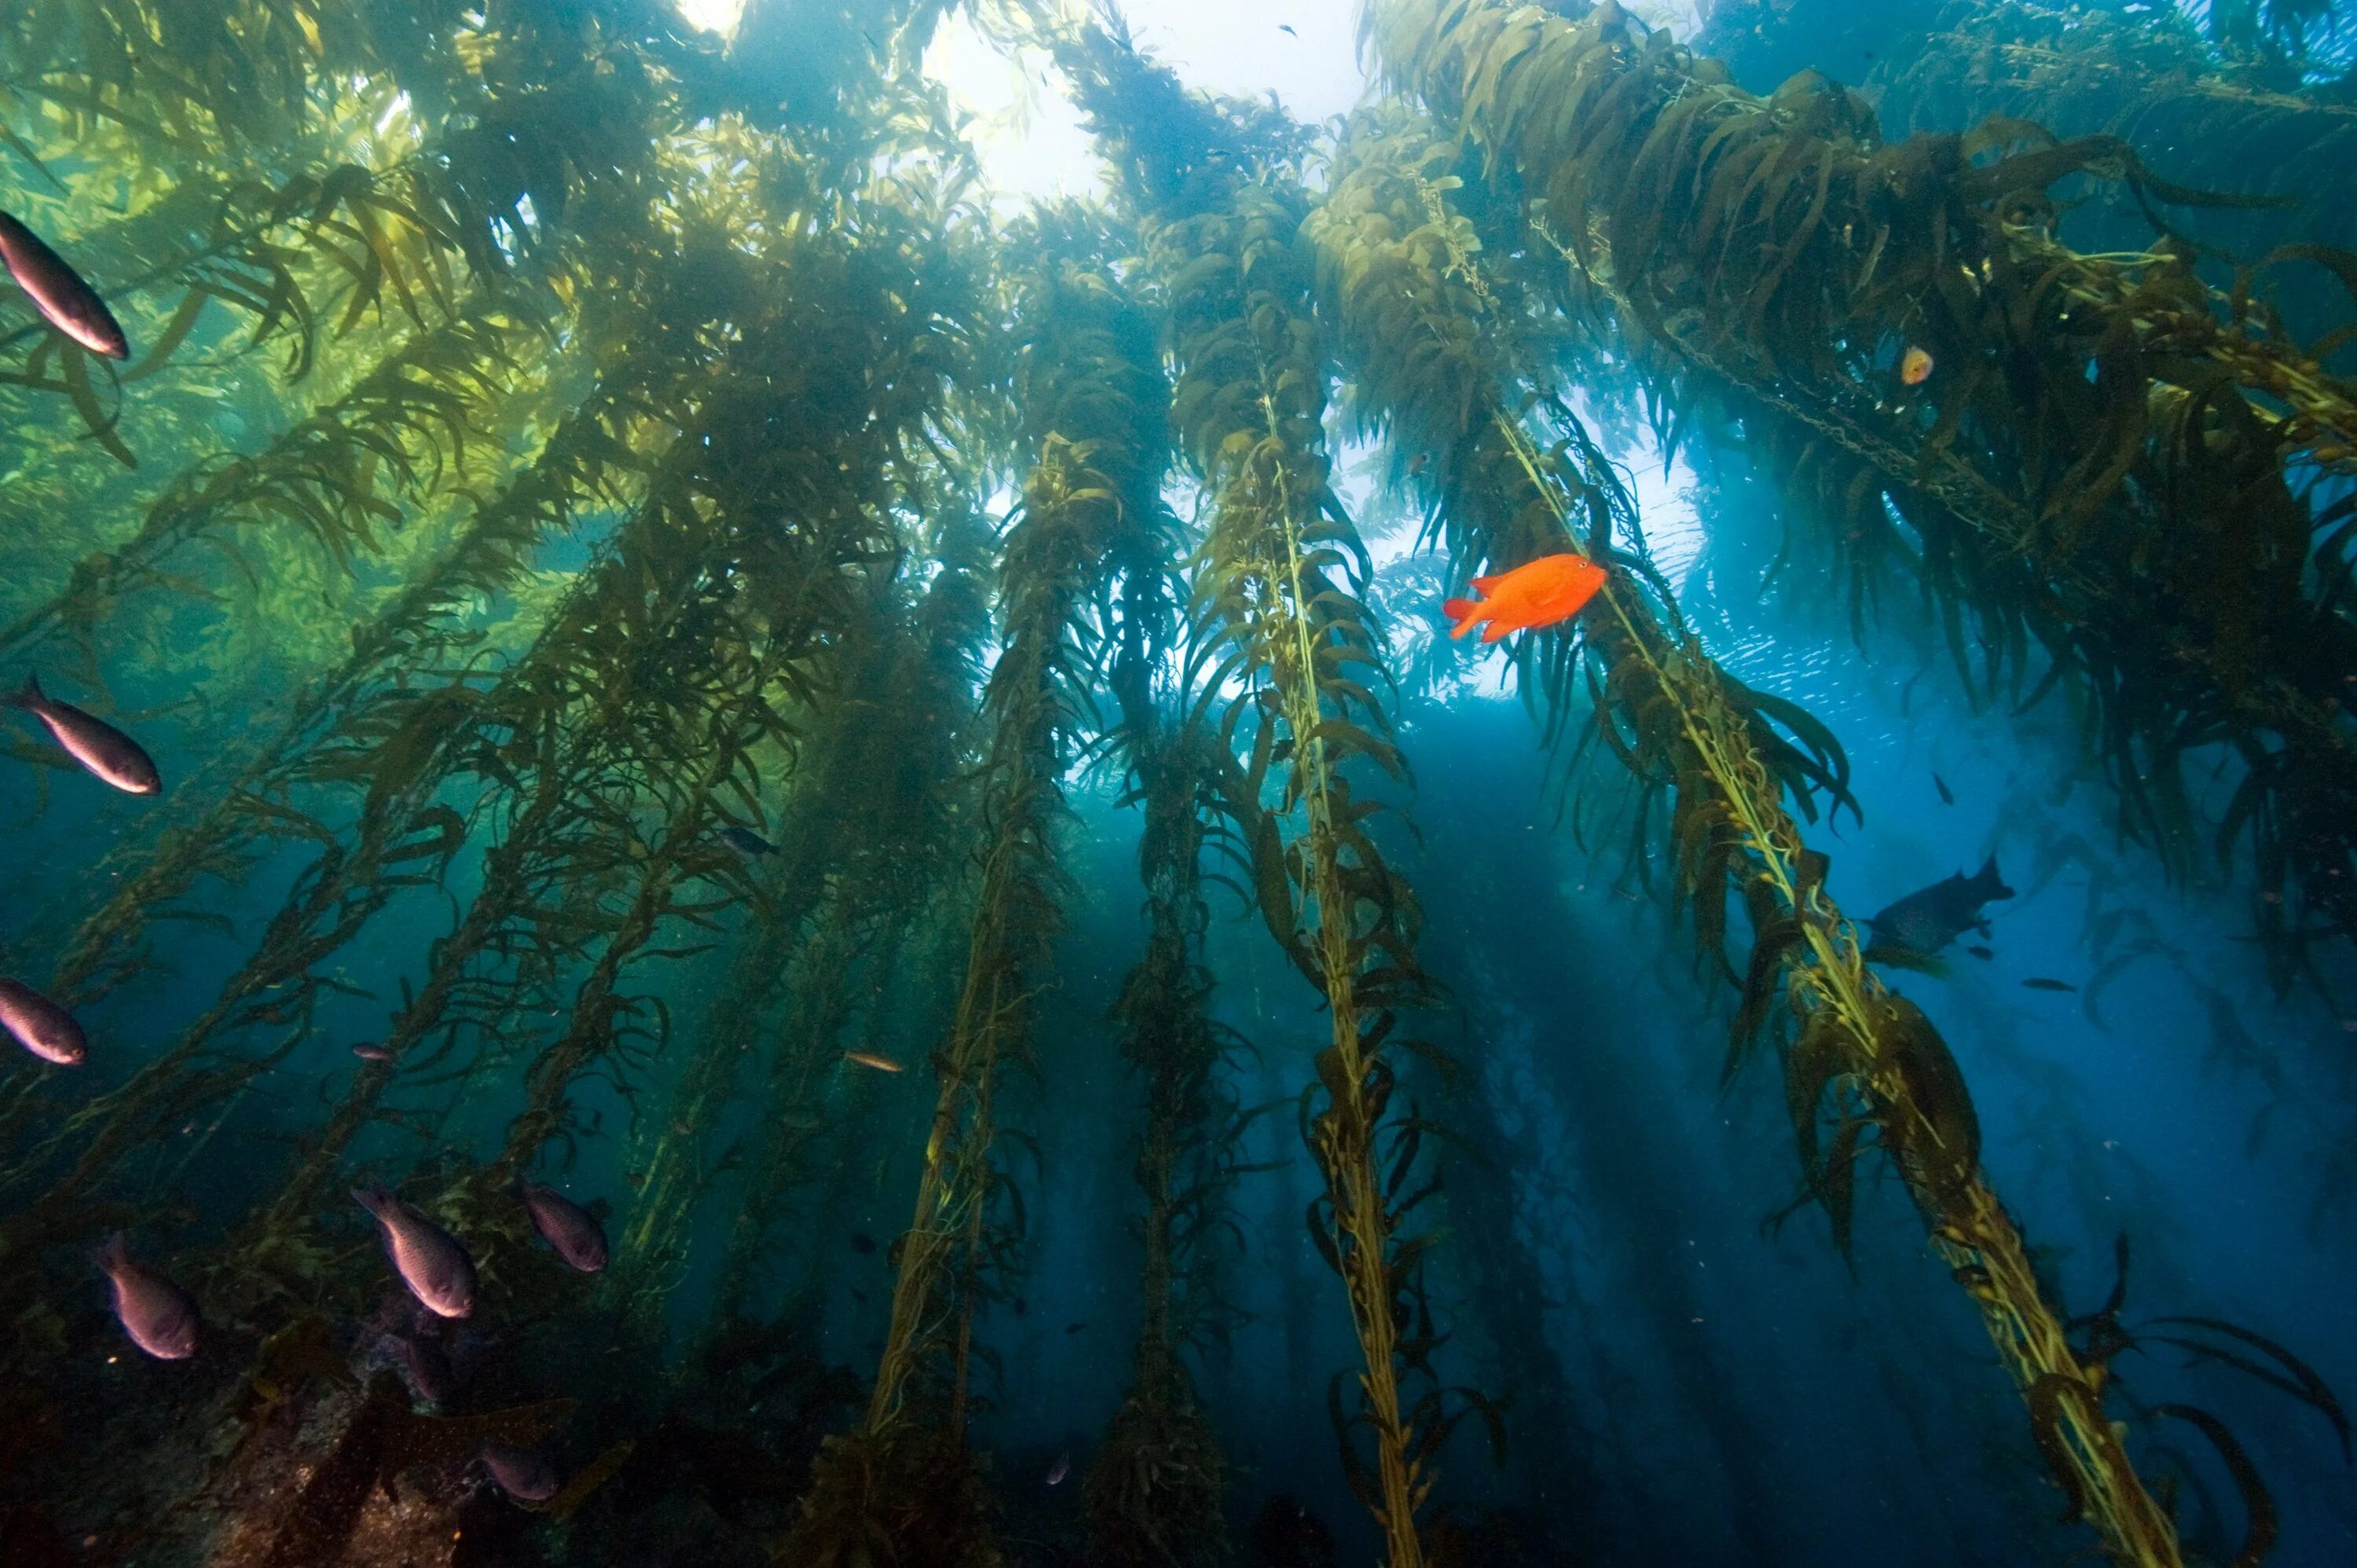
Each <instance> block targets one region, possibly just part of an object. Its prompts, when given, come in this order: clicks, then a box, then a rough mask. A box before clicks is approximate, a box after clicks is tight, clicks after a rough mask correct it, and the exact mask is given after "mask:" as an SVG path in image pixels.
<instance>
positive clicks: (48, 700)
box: [0, 675, 164, 795]
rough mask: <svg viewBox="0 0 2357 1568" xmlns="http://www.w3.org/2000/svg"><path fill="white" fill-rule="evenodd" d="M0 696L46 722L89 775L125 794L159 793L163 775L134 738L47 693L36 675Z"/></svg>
mask: <svg viewBox="0 0 2357 1568" xmlns="http://www.w3.org/2000/svg"><path fill="white" fill-rule="evenodd" d="M0 700H5V702H6V703H8V705H9V706H10V707H15V708H22V709H24V710H25V711H26V712H27V713H28V714H32V715H33V716H34V717H35V718H37V719H38V720H40V721H41V722H42V723H43V724H45V725H48V728H49V734H50V735H52V736H56V737H57V743H58V744H59V746H63V747H65V750H66V755H67V756H68V757H72V758H73V759H74V760H75V761H76V762H79V763H81V765H82V768H84V769H85V770H86V771H88V772H89V773H91V775H92V776H94V777H96V778H98V779H102V780H104V781H105V782H107V783H109V784H112V785H113V786H114V787H115V788H116V789H120V790H122V791H123V792H124V794H126V795H155V794H160V793H162V791H163V789H164V779H163V776H162V775H161V774H159V773H157V772H156V762H155V759H154V758H153V757H149V756H148V755H147V753H146V752H145V750H143V749H142V748H141V746H140V745H139V743H138V742H137V741H135V740H134V739H132V738H131V737H130V736H127V735H124V733H123V732H122V731H121V730H119V729H116V728H115V727H114V726H113V725H111V724H108V723H107V722H106V721H105V720H104V719H102V718H99V717H97V716H96V715H94V714H86V713H83V712H82V711H81V709H80V708H77V707H75V706H74V705H73V704H72V703H60V702H59V701H57V700H56V699H55V698H53V697H50V696H48V695H46V694H45V693H43V692H42V691H41V678H40V677H39V676H38V675H27V676H26V677H25V684H24V686H23V687H22V688H21V689H20V690H19V691H18V692H17V693H16V695H15V696H13V697H8V698H5V699H0Z"/></svg>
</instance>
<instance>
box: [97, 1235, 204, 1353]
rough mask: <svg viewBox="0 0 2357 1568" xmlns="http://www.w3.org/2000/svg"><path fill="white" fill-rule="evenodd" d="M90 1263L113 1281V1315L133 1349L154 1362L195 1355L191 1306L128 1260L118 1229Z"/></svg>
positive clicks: (185, 1297) (194, 1307) (128, 1251)
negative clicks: (96, 1265)
mask: <svg viewBox="0 0 2357 1568" xmlns="http://www.w3.org/2000/svg"><path fill="white" fill-rule="evenodd" d="M96 1261H97V1263H98V1266H99V1267H100V1268H102V1269H104V1270H105V1271H106V1277H107V1278H108V1280H110V1281H112V1282H113V1285H114V1316H115V1317H116V1319H117V1320H118V1321H119V1322H121V1323H122V1325H123V1332H124V1333H125V1334H128V1335H129V1336H131V1342H132V1343H133V1344H134V1345H136V1346H138V1347H139V1348H141V1349H142V1350H145V1351H146V1352H147V1354H149V1355H150V1356H153V1357H155V1358H156V1359H157V1360H159V1361H185V1360H187V1359H188V1358H189V1357H191V1356H193V1355H195V1354H196V1353H197V1304H196V1302H195V1301H194V1300H193V1299H192V1298H191V1297H190V1296H189V1294H188V1292H187V1291H184V1290H182V1289H181V1288H180V1287H179V1286H178V1285H176V1284H174V1283H172V1282H171V1281H169V1280H167V1279H166V1278H165V1277H164V1276H163V1275H162V1274H159V1273H156V1271H155V1270H153V1269H151V1268H149V1267H147V1265H146V1264H145V1263H135V1262H132V1261H131V1248H130V1246H129V1244H128V1243H126V1242H125V1241H124V1239H123V1232H122V1231H120V1230H117V1231H116V1232H115V1233H114V1234H113V1235H112V1236H110V1237H108V1238H107V1239H106V1245H105V1246H103V1247H101V1248H100V1249H99V1250H98V1257H97V1260H96Z"/></svg>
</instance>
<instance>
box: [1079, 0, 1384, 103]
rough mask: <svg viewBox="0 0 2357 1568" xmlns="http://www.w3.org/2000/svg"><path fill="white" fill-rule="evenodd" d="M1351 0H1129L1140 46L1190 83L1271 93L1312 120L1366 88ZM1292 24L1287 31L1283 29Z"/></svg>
mask: <svg viewBox="0 0 2357 1568" xmlns="http://www.w3.org/2000/svg"><path fill="white" fill-rule="evenodd" d="M1358 12H1359V7H1358V6H1357V5H1354V4H1351V0H1127V3H1126V4H1125V5H1123V6H1122V13H1123V15H1125V16H1127V17H1128V18H1129V24H1130V27H1131V29H1132V31H1133V32H1134V33H1135V37H1136V38H1137V42H1138V44H1139V46H1140V47H1141V48H1145V49H1146V51H1147V52H1148V53H1150V54H1152V55H1153V56H1154V57H1155V58H1156V59H1159V60H1160V61H1161V62H1162V63H1163V64H1165V65H1167V66H1168V67H1170V68H1171V69H1172V70H1175V71H1177V72H1178V73H1179V79H1180V80H1181V81H1185V82H1186V83H1187V85H1188V86H1189V87H1200V88H1207V89H1209V90H1210V91H1213V92H1224V93H1227V94H1230V95H1231V96H1233V97H1238V98H1263V97H1265V96H1267V95H1268V94H1269V93H1271V92H1274V93H1275V94H1276V98H1277V102H1280V103H1282V104H1284V105H1285V107H1286V109H1287V110H1289V111H1291V112H1292V113H1293V115H1294V116H1295V118H1297V119H1301V120H1307V121H1308V122H1310V123H1311V124H1316V123H1318V121H1320V120H1324V119H1326V118H1327V117H1328V116H1329V115H1334V114H1342V113H1349V111H1350V109H1351V105H1352V104H1354V103H1356V102H1358V101H1359V97H1360V94H1361V92H1363V91H1365V88H1366V78H1365V77H1364V76H1363V75H1361V72H1360V70H1359V29H1358V25H1357V23H1358ZM1288 28H1289V29H1291V30H1290V31H1287V29H1288Z"/></svg>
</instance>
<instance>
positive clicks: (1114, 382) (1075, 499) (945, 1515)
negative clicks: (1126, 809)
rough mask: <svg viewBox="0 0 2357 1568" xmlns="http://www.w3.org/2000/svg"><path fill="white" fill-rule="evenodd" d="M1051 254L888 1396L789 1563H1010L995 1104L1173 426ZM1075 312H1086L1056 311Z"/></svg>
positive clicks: (1089, 295)
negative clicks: (993, 1434)
mask: <svg viewBox="0 0 2357 1568" xmlns="http://www.w3.org/2000/svg"><path fill="white" fill-rule="evenodd" d="M1052 240H1053V236H1052V235H1051V236H1050V237H1049V243H1048V244H1046V245H1045V246H1044V247H1043V249H1044V250H1045V252H1046V253H1045V254H1044V255H1043V257H1042V259H1041V262H1040V264H1039V269H1038V273H1037V275H1036V278H1035V280H1034V283H1033V285H1032V286H1033V292H1032V293H1031V295H1029V297H1028V298H1027V299H1026V300H1025V301H1024V303H1025V304H1026V305H1028V306H1029V308H1030V310H1031V312H1032V314H1031V315H1030V317H1029V320H1030V322H1031V323H1032V324H1033V325H1032V327H1031V330H1032V331H1033V332H1034V333H1037V334H1039V336H1038V337H1036V338H1033V339H1032V340H1031V341H1029V342H1028V343H1027V344H1026V352H1025V354H1024V357H1023V359H1022V360H1021V363H1020V365H1019V367H1018V371H1017V375H1018V381H1019V384H1021V385H1022V386H1023V387H1024V388H1025V389H1027V390H1028V392H1031V393H1032V394H1033V395H1032V396H1031V397H1029V398H1028V399H1026V400H1025V403H1024V407H1025V413H1026V417H1027V422H1028V424H1029V425H1030V431H1029V434H1030V435H1031V436H1032V439H1033V440H1034V441H1035V442H1036V443H1037V446H1036V451H1037V460H1036V463H1035V465H1034V467H1032V469H1031V471H1030V474H1029V476H1028V478H1026V479H1025V481H1024V486H1023V499H1022V502H1021V504H1020V507H1019V509H1018V510H1017V513H1016V515H1015V516H1014V517H1013V518H1012V519H1011V520H1010V521H1009V522H1008V524H1007V527H1006V534H1005V537H1004V540H1003V542H1002V544H1001V547H1000V557H999V569H998V595H997V596H998V602H999V623H1000V633H999V636H1000V640H1001V643H1002V646H1003V650H1004V651H1003V652H1002V653H1001V654H1000V656H999V659H998V661H997V663H996V665H995V666H994V667H993V669H992V671H991V673H990V678H989V681H988V683H987V685H986V686H985V689H984V693H983V699H982V712H981V715H980V721H981V722H982V723H984V724H985V725H988V726H989V740H988V743H987V753H986V756H985V761H984V765H983V766H984V768H985V777H984V784H983V789H982V800H981V807H980V810H981V812H982V822H983V824H984V837H983V840H982V843H981V845H980V847H979V851H978V853H979V855H980V857H981V881H980V885H979V887H978V889H977V892H976V894H975V905H974V914H973V918H972V924H971V927H970V929H969V943H968V948H967V956H966V962H965V974H964V978H963V983H962V984H961V988H960V992H959V995H958V1001H957V1004H956V1008H955V1011H954V1013H953V1015H952V1020H951V1024H950V1027H949V1032H948V1036H947V1037H946V1038H945V1039H944V1040H943V1041H942V1045H941V1046H940V1047H938V1048H937V1049H936V1050H935V1052H934V1057H933V1068H934V1073H935V1076H936V1079H937V1088H936V1100H935V1105H934V1110H933V1114H932V1118H931V1124H930V1128H929V1131H928V1133H927V1136H926V1143H925V1160H924V1168H923V1174H922V1176H921V1177H920V1182H919V1186H918V1192H917V1202H916V1208H915V1211H914V1214H913V1217H912V1219H911V1220H910V1224H909V1230H907V1231H905V1232H904V1233H903V1234H902V1235H901V1237H900V1239H899V1241H897V1242H896V1243H895V1244H894V1247H895V1252H894V1262H895V1266H896V1271H897V1272H896V1277H895V1280H894V1283H893V1292H892V1305H891V1314H890V1319H889V1322H888V1327H887V1330H886V1337H885V1341H884V1348H883V1353H882V1356H881V1358H880V1360H879V1364H878V1367H877V1375H876V1383H875V1387H874V1389H873V1391H872V1392H871V1393H870V1395H869V1399H868V1405H867V1411H866V1418H865V1420H864V1421H863V1422H862V1423H861V1425H860V1427H859V1429H858V1430H857V1431H856V1432H855V1433H853V1434H848V1435H846V1436H844V1437H839V1438H836V1439H834V1440H832V1442H831V1443H830V1444H829V1446H828V1448H827V1449H826V1450H825V1452H824V1453H823V1454H822V1455H821V1457H820V1461H819V1468H818V1477H817V1481H816V1485H815V1486H814V1487H813V1492H812V1495H811V1497H810V1498H809V1499H808V1501H807V1502H806V1503H805V1504H804V1507H803V1513H802V1519H801V1520H800V1521H799V1522H798V1523H797V1525H796V1526H795V1529H794V1531H793V1534H792V1535H791V1537H790V1538H789V1540H788V1541H787V1543H786V1546H785V1548H784V1550H785V1552H786V1554H787V1555H788V1556H790V1557H792V1558H794V1559H795V1560H797V1561H808V1562H813V1563H837V1562H848V1561H851V1560H852V1559H851V1557H850V1556H849V1553H851V1552H854V1551H859V1550H865V1548H864V1547H863V1546H862V1545H861V1543H862V1542H863V1541H866V1540H868V1539H870V1538H871V1537H872V1536H874V1535H876V1534H877V1533H878V1532H880V1533H881V1534H882V1536H883V1538H884V1539H886V1540H888V1541H893V1542H895V1550H896V1551H899V1552H918V1553H921V1556H920V1557H917V1558H913V1559H911V1560H912V1561H922V1562H926V1563H944V1564H948V1563H987V1562H992V1561H995V1560H996V1548H995V1547H993V1546H992V1545H990V1544H989V1542H988V1539H987V1532H986V1529H985V1523H984V1521H983V1520H982V1519H981V1518H980V1517H979V1514H978V1513H977V1512H976V1511H974V1509H973V1506H972V1505H973V1502H974V1497H975V1494H976V1491H977V1488H978V1485H979V1482H978V1477H977V1476H976V1475H975V1473H974V1468H973V1461H972V1459H971V1457H970V1456H969V1455H967V1454H966V1452H965V1446H964V1444H965V1438H964V1430H965V1423H966V1419H967V1412H968V1408H969V1403H970V1400H971V1385H970V1376H971V1359H972V1355H973V1348H972V1338H973V1332H974V1316H975V1314H976V1313H977V1311H978V1310H979V1309H980V1307H981V1306H982V1305H983V1304H984V1302H985V1300H986V1299H988V1295H989V1294H990V1293H991V1291H992V1290H993V1281H992V1275H993V1274H994V1273H995V1272H996V1265H997V1261H998V1258H999V1257H1000V1255H1001V1254H1002V1253H1003V1251H1004V1250H1005V1249H1006V1247H1007V1246H1008V1245H1009V1242H1010V1240H1011V1238H1012V1236H1013V1234H1014V1233H1015V1232H1014V1231H1013V1230H1010V1229H1009V1228H1010V1227H1011V1226H1015V1225H1019V1209H1016V1208H1013V1207H1012V1205H1011V1200H1010V1197H1009V1195H1008V1188H1007V1187H1006V1180H1005V1177H1004V1176H1003V1175H1002V1174H1001V1173H1000V1172H999V1171H998V1170H997V1168H996V1165H994V1163H993V1156H992V1144H993V1141H994V1138H995V1137H996V1122H995V1112H994V1106H995V1104H996V1091H997V1087H998V1082H999V1079H1000V1075H1001V1074H1002V1073H1003V1072H1004V1071H1006V1070H1007V1069H1011V1068H1013V1067H1014V1066H1016V1065H1017V1064H1018V1063H1019V1061H1020V1060H1021V1057H1022V1053H1023V1052H1024V1050H1025V1048H1026V1047H1025V1037H1026V1033H1027V1030H1028V1014H1029V1007H1030V1002H1029V998H1030V995H1031V993H1033V992H1034V991H1035V990H1036V988H1037V987H1038V986H1039V984H1040V983H1042V982H1043V981H1044V980H1045V978H1046V973H1045V959H1046V948H1047V944H1048V940H1049V937H1050V936H1051V935H1052V933H1053V932H1054V931H1055V929H1056V927H1057V924H1058V921H1059V914H1058V910H1059V906H1060V902H1061V880H1060V878H1061V873H1060V869H1059V865H1058V861H1057V855H1056V845H1055V843H1054V835H1055V833H1056V831H1057V828H1058V824H1059V820H1060V814H1061V805H1062V797H1061V790H1060V784H1059V780H1060V778H1061V776H1062V774H1063V772H1064V770H1065V768H1066V767H1067V766H1068V760H1069V757H1070V755H1071V752H1072V750H1073V749H1074V747H1075V746H1076V745H1077V743H1078V741H1079V739H1080V737H1081V736H1082V735H1083V734H1084V733H1085V729H1084V726H1085V725H1086V722H1087V717H1088V714H1089V703H1088V698H1087V695H1086V677H1087V674H1088V672H1089V671H1091V669H1092V660H1093V659H1094V657H1095V653H1094V648H1095V646H1096V644H1097V643H1098V641H1099V636H1098V633H1099V629H1100V622H1099V621H1098V619H1097V618H1096V617H1095V615H1094V613H1093V611H1094V607H1095V606H1096V604H1097V603H1098V601H1099V600H1100V599H1101V598H1102V596H1103V594H1104V592H1105V589H1106V585H1107V584H1108V583H1109V582H1110V581H1111V580H1112V579H1113V578H1114V576H1115V575H1117V574H1118V571H1119V569H1120V567H1121V566H1122V565H1123V564H1125V561H1127V560H1128V559H1129V558H1131V557H1133V556H1134V555H1135V553H1136V549H1137V547H1136V546H1135V544H1133V543H1132V542H1130V538H1129V535H1130V534H1131V533H1132V532H1135V531H1139V530H1145V529H1147V528H1149V527H1150V526H1151V521H1152V519H1151V515H1150V514H1148V515H1140V514H1139V512H1138V510H1137V506H1136V504H1135V503H1136V501H1137V499H1138V498H1139V497H1140V496H1141V495H1142V496H1144V497H1146V498H1149V499H1147V501H1146V504H1147V505H1153V504H1155V503H1153V502H1152V501H1151V499H1150V498H1151V497H1152V495H1153V493H1154V490H1155V489H1156V480H1155V475H1156V474H1157V472H1158V465H1157V463H1155V461H1154V455H1155V454H1157V453H1158V452H1159V451H1160V450H1161V443H1160V441H1159V440H1158V439H1155V438H1153V437H1151V436H1147V435H1142V430H1143V431H1151V430H1153V429H1154V427H1155V426H1156V425H1157V424H1158V423H1159V415H1158V408H1159V402H1158V399H1157V397H1155V396H1154V395H1153V392H1152V390H1151V389H1153V388H1154V387H1155V386H1157V385H1158V382H1159V377H1158V375H1157V373H1156V371H1155V369H1154V367H1153V366H1152V365H1151V364H1150V363H1149V364H1146V365H1139V364H1137V363H1135V360H1134V359H1132V360H1125V359H1124V358H1123V356H1122V354H1121V352H1120V350H1121V349H1122V347H1123V345H1122V343H1121V341H1120V338H1119V325H1118V317H1119V315H1120V312H1121V305H1120V300H1119V295H1117V294H1115V293H1114V291H1113V286H1112V285H1111V283H1110V281H1109V280H1108V279H1107V278H1106V277H1105V276H1104V275H1103V274H1102V273H1096V272H1093V271H1091V270H1086V269H1075V268H1072V267H1071V266H1070V265H1069V263H1067V262H1066V261H1065V259H1064V258H1063V257H1062V256H1061V255H1060V254H1058V252H1057V247H1056V246H1055V245H1054V244H1053V242H1052ZM1074 303H1079V304H1081V306H1082V307H1081V309H1080V310H1079V311H1078V312H1076V313H1074V314H1075V315H1076V317H1077V319H1076V320H1071V321H1066V320H1063V319H1062V318H1060V317H1058V316H1057V314H1056V313H1055V311H1054V310H1053V309H1052V307H1053V306H1063V305H1069V304H1074ZM1092 306H1093V308H1092ZM1108 311H1110V312H1111V313H1113V314H1114V317H1115V321H1114V323H1113V324H1111V325H1110V326H1107V325H1105V324H1103V314H1104V313H1105V312H1108Z"/></svg>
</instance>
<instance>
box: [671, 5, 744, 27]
mask: <svg viewBox="0 0 2357 1568" xmlns="http://www.w3.org/2000/svg"><path fill="white" fill-rule="evenodd" d="M679 14H680V17H681V19H682V20H683V21H684V22H686V23H687V25H688V26H689V27H701V28H703V29H704V30H705V32H707V33H728V32H734V31H736V28H737V18H738V17H739V16H743V15H744V14H745V0H679Z"/></svg>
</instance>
